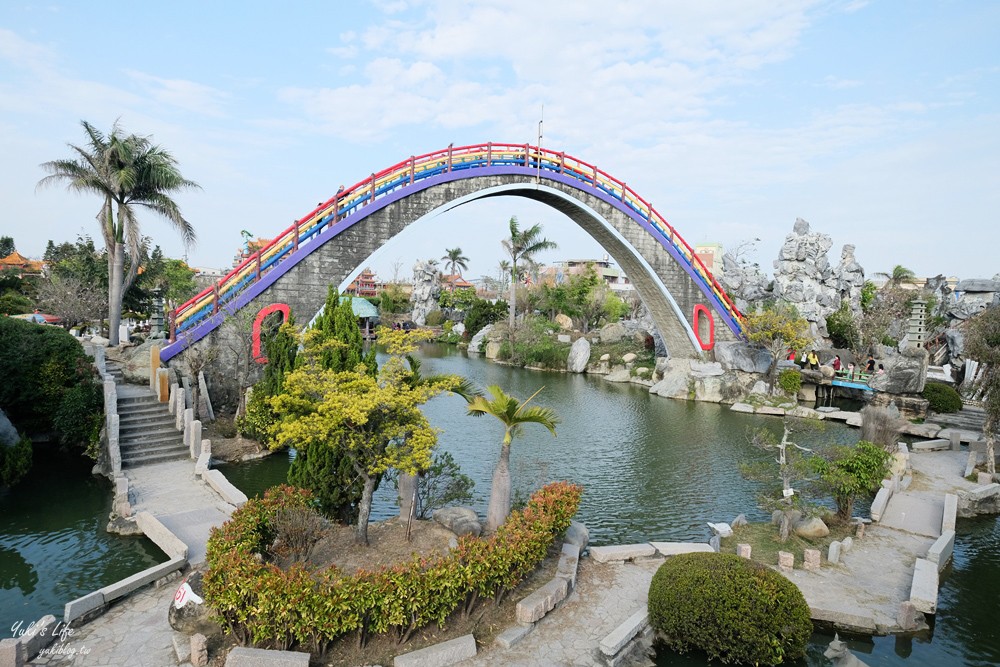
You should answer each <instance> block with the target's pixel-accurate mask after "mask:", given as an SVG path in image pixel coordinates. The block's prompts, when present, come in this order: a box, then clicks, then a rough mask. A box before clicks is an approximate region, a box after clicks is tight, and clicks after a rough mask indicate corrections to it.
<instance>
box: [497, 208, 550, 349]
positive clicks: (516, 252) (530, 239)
mask: <svg viewBox="0 0 1000 667" xmlns="http://www.w3.org/2000/svg"><path fill="white" fill-rule="evenodd" d="M501 243H502V244H503V247H504V250H506V251H507V254H508V255H510V266H511V273H510V275H511V281H510V331H511V335H513V332H514V317H515V315H516V314H517V303H516V297H517V294H516V292H517V279H518V275H519V273H518V266H517V263H518V262H520V261H524V260H527V259H533V256H534V255H535V254H536V253H539V252H541V251H542V250H554V249H555V248H558V247H559V246H557V245H556V244H555V242H554V241H549V240H548V239H545V238H542V226H541V225H540V224H535V225H532V226H531V227H529V228H528V229H525V230H524V231H521V228H520V226H519V225H518V224H517V217H516V216H511V219H510V238H506V239H504V240H503V241H502V242H501Z"/></svg>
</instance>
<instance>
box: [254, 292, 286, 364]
mask: <svg viewBox="0 0 1000 667" xmlns="http://www.w3.org/2000/svg"><path fill="white" fill-rule="evenodd" d="M271 313H281V314H282V315H284V321H285V322H287V321H288V317H289V314H290V313H291V308H289V307H288V304H287V303H272V304H271V305H270V306H264V307H263V308H261V309H260V312H259V313H257V317H255V318H254V320H253V360H254V361H256V362H257V363H258V364H266V363H267V357H266V356H264V352H263V350H261V344H260V327H261V325H262V324H263V323H264V318H265V317H267V316H268V315H270V314H271Z"/></svg>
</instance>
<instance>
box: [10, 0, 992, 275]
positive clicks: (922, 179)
mask: <svg viewBox="0 0 1000 667" xmlns="http://www.w3.org/2000/svg"><path fill="white" fill-rule="evenodd" d="M542 105H544V119H545V124H544V135H545V136H544V140H543V143H544V145H546V146H548V147H551V148H554V149H556V150H565V151H566V152H568V153H570V154H572V155H575V156H577V157H579V158H582V159H584V160H586V161H588V162H592V163H596V164H597V165H599V166H600V167H601V168H602V169H604V170H606V171H608V172H609V173H611V174H613V175H615V176H616V177H618V178H621V179H623V180H625V181H627V182H628V184H629V185H630V186H631V187H633V188H634V189H635V190H636V191H637V192H638V193H639V194H640V195H642V196H643V197H644V198H646V199H648V200H649V201H651V202H653V204H654V205H655V206H656V207H657V209H658V210H660V212H661V213H663V214H664V215H665V216H666V217H667V218H668V219H669V220H670V221H671V223H672V224H673V225H674V226H675V227H676V228H677V229H678V230H679V231H680V232H681V234H682V235H683V236H684V237H685V238H686V239H687V240H688V241H689V242H690V243H692V244H695V243H700V242H708V241H712V242H721V243H723V244H725V245H726V246H733V245H735V244H737V243H739V242H741V241H744V240H749V239H754V238H759V239H761V241H760V243H759V244H758V251H757V254H756V257H755V259H757V260H758V261H759V262H760V263H761V264H762V265H763V266H764V267H765V268H766V269H767V270H768V271H770V265H771V262H772V260H773V259H774V258H775V257H776V256H777V253H778V249H779V247H780V245H781V242H782V240H783V239H784V237H785V235H786V234H788V233H789V232H790V231H791V228H792V224H793V222H794V221H795V218H796V217H802V218H805V219H806V220H808V221H809V222H810V223H811V225H812V227H813V229H814V230H818V231H822V232H825V233H828V234H830V235H831V236H832V237H833V241H834V248H833V250H832V251H831V261H833V262H836V261H837V260H838V259H839V256H840V253H839V250H840V246H841V245H842V244H845V243H852V244H855V245H856V246H857V253H856V254H857V258H858V260H859V261H860V262H861V264H862V265H863V266H864V267H865V270H866V272H867V273H868V274H869V275H871V274H872V273H874V272H876V271H887V270H891V268H892V266H893V265H895V264H904V265H906V266H908V267H909V268H911V269H913V270H914V271H916V272H917V274H918V275H935V274H938V273H944V274H947V275H957V276H960V277H989V276H992V275H994V274H995V273H997V272H1000V261H998V260H997V241H998V240H1000V233H998V232H997V224H998V222H1000V219H998V214H997V211H998V210H1000V3H997V2H964V1H961V0H956V1H948V2H935V1H931V0H924V1H921V2H902V1H891V2H890V1H886V2H880V1H878V0H873V1H871V2H865V1H863V0H834V1H829V2H822V1H806V0H802V1H798V0H739V1H732V2H689V1H688V2H686V1H667V2H664V1H658V2H640V1H630V2H627V3H608V2H592V1H590V0H576V1H573V2H556V1H551V2H537V1H535V2H528V1H527V0H505V1H504V2H492V1H488V0H484V1H481V2H448V1H437V2H421V1H411V0H398V1H384V2H378V3H346V2H344V3H330V2H296V3H282V6H280V7H279V6H278V5H277V3H273V4H272V3H261V2H253V1H246V2H239V3H235V2H232V3H223V2H215V3H205V2H171V3H136V2H112V1H105V2H100V1H98V2H90V3H80V2H74V3H65V4H60V3H41V4H35V3H32V2H19V3H18V2H6V3H3V5H2V7H0V146H2V150H0V200H2V201H3V203H4V210H3V213H2V214H0V215H2V217H0V234H9V235H12V236H14V238H15V241H16V243H17V246H18V249H19V250H20V251H21V252H22V253H24V254H26V255H29V256H40V255H41V253H42V252H43V251H44V247H45V243H46V241H47V240H48V239H54V240H56V241H62V240H72V239H74V238H75V237H76V236H77V235H78V234H81V233H87V234H91V235H92V236H94V237H95V241H96V240H99V232H98V230H97V227H96V223H95V221H94V215H95V214H96V213H97V209H98V206H99V202H98V201H97V200H95V199H94V198H92V197H85V196H77V195H73V194H70V193H68V192H66V191H65V190H63V189H58V188H51V189H45V190H40V191H36V189H35V184H36V183H37V181H38V179H39V178H41V177H42V176H43V175H44V174H43V172H42V171H41V169H39V166H38V165H39V164H40V163H42V162H45V161H47V160H51V159H55V158H60V157H65V156H68V151H67V148H66V144H67V143H82V141H83V134H82V130H81V128H80V125H79V123H80V120H81V119H86V120H88V121H89V122H91V123H93V124H95V125H97V126H98V127H100V128H105V129H107V128H110V126H111V124H112V123H113V122H114V121H115V120H116V119H120V122H121V123H122V125H123V126H124V128H125V129H126V130H127V131H129V132H135V133H139V134H146V135H152V136H153V139H154V141H156V142H157V143H160V144H162V145H163V146H165V147H166V148H168V149H169V150H170V151H172V152H173V154H174V155H175V157H176V158H177V159H178V161H179V162H180V165H181V168H182V171H183V173H184V175H185V176H186V177H188V178H190V179H193V180H195V181H197V182H198V183H199V184H200V185H201V186H202V190H200V191H193V192H187V193H183V194H181V195H180V196H179V197H178V201H179V202H180V204H181V206H182V210H183V212H184V214H185V216H186V217H187V218H188V219H189V220H190V221H191V222H192V224H193V225H194V226H195V229H196V231H197V234H198V237H199V241H198V244H197V245H196V246H195V247H194V248H193V249H192V250H191V251H190V262H191V263H192V264H193V265H196V266H215V267H223V266H228V265H229V264H230V263H231V260H232V255H233V253H234V252H235V250H236V249H237V248H238V247H239V245H240V243H241V239H240V230H242V229H247V230H249V231H251V232H253V233H255V234H257V235H259V236H273V235H274V234H276V233H277V232H278V231H280V230H281V229H283V228H284V227H286V226H287V225H288V224H289V223H290V222H291V221H292V220H293V219H295V218H298V217H300V216H301V215H303V214H304V213H306V212H308V211H309V210H310V209H311V208H312V207H313V206H314V205H315V204H316V203H317V202H319V201H321V200H325V199H327V198H328V197H329V196H330V195H332V194H333V193H334V192H335V191H336V189H337V187H338V186H339V185H341V184H351V183H355V182H357V181H359V180H361V179H362V178H364V177H365V176H366V175H367V174H370V173H372V172H373V171H379V170H381V169H382V168H384V167H387V166H389V165H391V164H394V163H396V162H398V161H400V160H403V159H406V158H407V157H408V156H410V155H412V154H420V153H424V152H429V151H432V150H435V149H439V148H443V147H446V146H447V145H448V144H449V143H452V142H454V143H455V144H456V145H457V144H466V143H479V142H485V141H512V142H525V141H531V142H534V141H535V139H536V133H537V123H538V120H539V117H540V115H541V109H542ZM511 215H517V216H518V217H519V219H520V220H521V221H522V222H523V223H527V224H531V223H534V222H540V223H542V225H543V226H544V228H545V233H546V235H547V236H549V237H550V238H553V239H555V240H557V241H559V243H560V249H559V250H558V251H553V252H550V253H547V254H546V255H544V256H543V257H542V259H543V260H545V261H554V260H556V259H559V258H562V257H584V256H598V255H600V254H603V251H602V250H601V249H600V248H599V247H598V246H597V245H596V244H595V243H594V242H593V241H592V240H591V239H590V238H589V237H587V236H586V235H585V234H583V232H581V231H580V230H579V229H578V228H577V227H575V225H573V224H572V223H571V222H569V221H567V220H565V219H564V218H562V217H561V216H560V215H559V214H557V213H554V212H552V211H550V210H548V209H546V208H545V207H543V206H541V205H538V204H535V203H532V202H528V201H523V200H519V199H514V198H502V199H497V200H493V201H490V202H481V203H476V204H472V205H469V206H463V207H459V208H458V209H456V210H454V211H452V212H449V213H447V214H444V215H441V216H439V217H438V218H437V219H435V220H431V221H427V222H425V223H422V225H419V226H413V227H411V228H410V229H409V230H408V231H407V232H406V233H405V234H404V235H401V236H399V237H397V238H396V240H394V241H393V242H391V243H389V244H387V245H386V246H385V247H384V248H383V249H382V250H381V251H379V253H377V254H376V256H374V257H373V258H371V261H370V262H368V263H370V264H371V265H372V266H373V267H374V268H376V269H377V270H378V272H379V273H380V274H381V275H382V276H383V277H388V278H391V277H392V274H393V272H394V265H396V266H401V267H402V269H401V270H400V271H399V274H400V276H407V275H408V274H409V268H410V266H412V263H413V261H414V260H415V259H417V258H427V257H440V256H441V255H443V254H444V251H445V248H446V247H454V246H456V245H457V246H460V247H461V248H462V249H463V251H464V254H466V255H467V256H468V257H469V258H470V270H469V271H467V272H466V273H467V275H469V276H472V277H475V276H479V275H482V274H486V273H489V274H495V266H496V264H497V262H498V261H499V259H500V258H501V249H500V244H499V239H500V238H501V237H502V236H503V233H504V228H505V224H506V221H507V219H508V218H509V217H510V216H511ZM141 219H142V221H143V225H144V227H143V228H144V231H145V233H147V234H149V235H151V236H153V237H154V239H155V241H156V242H158V243H159V244H160V245H161V246H162V247H163V248H164V250H165V251H166V252H167V253H168V254H170V255H173V256H180V255H181V254H182V253H183V248H182V246H181V243H180V240H179V238H178V237H177V236H176V235H175V234H174V233H173V232H172V231H170V230H169V228H168V227H167V225H166V224H165V223H163V222H162V221H160V220H158V219H157V218H155V217H153V216H150V215H144V216H143V217H142V218H141Z"/></svg>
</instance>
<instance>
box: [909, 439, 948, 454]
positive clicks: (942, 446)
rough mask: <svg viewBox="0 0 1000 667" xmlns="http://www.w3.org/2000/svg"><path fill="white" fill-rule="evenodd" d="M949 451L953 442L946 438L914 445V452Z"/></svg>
mask: <svg viewBox="0 0 1000 667" xmlns="http://www.w3.org/2000/svg"><path fill="white" fill-rule="evenodd" d="M947 449H951V440H947V439H945V438H936V439H934V440H924V441H922V442H915V443H913V451H915V452H943V451H945V450H947Z"/></svg>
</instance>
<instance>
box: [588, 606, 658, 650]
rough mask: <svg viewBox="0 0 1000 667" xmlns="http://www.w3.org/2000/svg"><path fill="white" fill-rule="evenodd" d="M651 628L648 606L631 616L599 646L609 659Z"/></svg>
mask: <svg viewBox="0 0 1000 667" xmlns="http://www.w3.org/2000/svg"><path fill="white" fill-rule="evenodd" d="M648 626H649V612H648V610H647V608H646V605H643V606H642V607H641V608H640V609H639V610H638V611H636V612H635V613H634V614H632V615H631V616H629V617H628V618H627V619H626V620H625V622H624V623H622V624H621V625H619V626H618V627H617V628H615V629H614V630H612V631H611V632H609V633H608V634H607V636H605V637H604V639H602V640H601V642H600V644H599V645H598V646H599V647H600V649H601V653H602V654H604V655H605V656H607V657H609V658H610V657H613V656H615V655H617V654H618V652H619V651H621V650H622V649H623V648H625V646H626V644H628V643H629V642H630V641H632V640H633V639H634V638H635V637H636V636H637V635H638V634H639V633H640V632H642V631H643V630H645V629H646V628H647V627H648Z"/></svg>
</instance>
